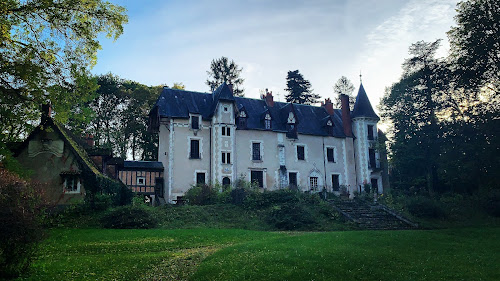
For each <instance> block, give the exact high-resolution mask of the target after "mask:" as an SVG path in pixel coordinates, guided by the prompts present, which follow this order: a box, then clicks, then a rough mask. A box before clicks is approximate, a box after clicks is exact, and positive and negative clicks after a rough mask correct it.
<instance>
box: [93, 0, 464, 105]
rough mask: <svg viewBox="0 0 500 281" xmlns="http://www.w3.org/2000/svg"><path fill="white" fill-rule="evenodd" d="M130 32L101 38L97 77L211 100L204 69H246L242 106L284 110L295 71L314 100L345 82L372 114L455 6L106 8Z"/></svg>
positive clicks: (414, 0) (407, 0) (339, 1)
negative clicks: (259, 101) (115, 11)
mask: <svg viewBox="0 0 500 281" xmlns="http://www.w3.org/2000/svg"><path fill="white" fill-rule="evenodd" d="M111 1H112V2H113V3H115V4H118V5H121V6H125V7H126V8H127V10H128V12H127V14H128V16H129V22H128V24H127V25H125V27H124V33H123V35H122V36H121V37H120V38H119V39H118V40H116V41H113V40H109V39H105V38H104V37H102V38H101V39H102V40H101V44H102V47H103V49H102V50H101V51H99V53H98V62H97V64H96V66H95V67H94V68H93V70H92V72H93V73H94V74H105V73H108V72H111V73H113V74H115V75H118V76H120V77H121V78H125V79H130V80H134V81H137V82H139V83H142V84H146V85H151V86H153V85H160V84H166V85H168V86H172V85H173V83H174V82H181V83H183V84H184V85H185V86H186V90H190V91H199V92H209V87H208V86H207V85H206V84H205V82H206V80H207V78H208V76H207V70H209V67H210V62H211V61H212V60H213V59H216V58H220V57H222V56H225V57H228V58H229V59H232V60H234V61H235V63H236V64H237V65H239V66H240V67H242V68H243V71H242V73H241V77H242V78H243V79H245V81H244V83H243V88H244V89H245V96H246V97H250V98H258V97H259V96H260V92H261V91H262V90H263V89H266V88H267V89H269V90H270V91H272V93H273V95H274V99H275V100H280V101H284V95H285V94H286V91H285V90H284V89H285V88H286V75H287V72H288V71H293V70H296V69H298V70H299V71H300V73H302V75H303V76H304V78H305V79H307V80H309V81H310V82H311V85H312V88H313V91H314V93H316V94H318V95H320V96H321V98H322V100H323V99H325V98H331V99H333V98H334V94H333V85H334V84H335V82H336V81H337V80H338V79H339V78H340V77H341V76H346V77H347V78H349V79H350V80H351V81H352V82H353V84H354V86H355V87H356V89H355V93H357V91H358V88H359V82H360V73H361V74H362V82H363V86H364V88H365V90H366V92H367V94H368V97H369V99H370V101H371V103H372V105H373V106H374V108H375V110H377V108H376V107H377V105H378V103H379V101H380V98H381V97H382V96H383V94H384V90H385V88H386V87H388V86H390V85H391V84H392V83H394V82H396V81H397V80H398V78H399V77H400V76H401V64H402V63H403V62H404V59H405V58H407V57H408V47H409V46H410V45H411V44H412V43H415V42H417V41H420V40H424V41H434V40H436V39H443V42H442V47H441V48H440V50H439V51H438V56H446V55H447V53H448V48H449V46H448V43H447V36H446V32H447V31H448V30H449V29H450V27H451V26H453V25H454V20H453V17H454V16H455V14H456V12H455V6H456V3H457V2H458V1H457V0H324V1H320V0H309V1H295V0H288V1H282V0H279V1H264V0H248V1H234V0H229V1H226V0H211V1H204V0H193V1H189V0H184V1H182V0H181V1H162V0H142V1H130V0H128V1H127V0H111Z"/></svg>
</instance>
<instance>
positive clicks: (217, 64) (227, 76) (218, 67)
mask: <svg viewBox="0 0 500 281" xmlns="http://www.w3.org/2000/svg"><path fill="white" fill-rule="evenodd" d="M242 70H243V68H241V67H238V65H237V64H236V63H235V62H234V61H233V60H231V61H229V59H228V58H227V57H221V58H220V59H214V60H212V62H211V63H210V70H209V71H207V74H208V79H207V81H206V84H207V85H208V86H209V87H210V91H211V92H213V91H215V89H217V87H219V86H220V85H222V83H224V82H226V83H227V84H232V85H233V94H234V95H235V96H239V97H242V96H244V93H243V91H244V89H243V88H242V85H243V81H244V79H243V78H241V77H240V74H241V71H242Z"/></svg>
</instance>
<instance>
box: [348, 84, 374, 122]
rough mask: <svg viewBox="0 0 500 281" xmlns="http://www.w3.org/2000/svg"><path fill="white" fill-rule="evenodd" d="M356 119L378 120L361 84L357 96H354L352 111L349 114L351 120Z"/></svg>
mask: <svg viewBox="0 0 500 281" xmlns="http://www.w3.org/2000/svg"><path fill="white" fill-rule="evenodd" d="M356 117H368V118H373V119H377V120H380V118H379V117H378V115H377V114H376V113H375V111H373V107H372V105H371V103H370V100H369V99H368V96H367V95H366V92H365V88H364V87H363V84H361V85H360V86H359V91H358V95H357V96H356V102H355V103H354V109H353V111H352V113H351V118H356Z"/></svg>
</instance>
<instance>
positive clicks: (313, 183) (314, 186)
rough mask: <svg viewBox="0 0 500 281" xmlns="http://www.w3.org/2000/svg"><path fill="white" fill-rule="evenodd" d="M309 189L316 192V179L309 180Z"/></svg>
mask: <svg viewBox="0 0 500 281" xmlns="http://www.w3.org/2000/svg"><path fill="white" fill-rule="evenodd" d="M309 187H311V190H318V177H310V178H309Z"/></svg>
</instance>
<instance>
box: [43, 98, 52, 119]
mask: <svg viewBox="0 0 500 281" xmlns="http://www.w3.org/2000/svg"><path fill="white" fill-rule="evenodd" d="M51 117H52V106H51V105H50V103H46V104H43V105H42V119H41V121H42V124H45V122H47V120H48V119H49V118H51Z"/></svg>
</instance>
